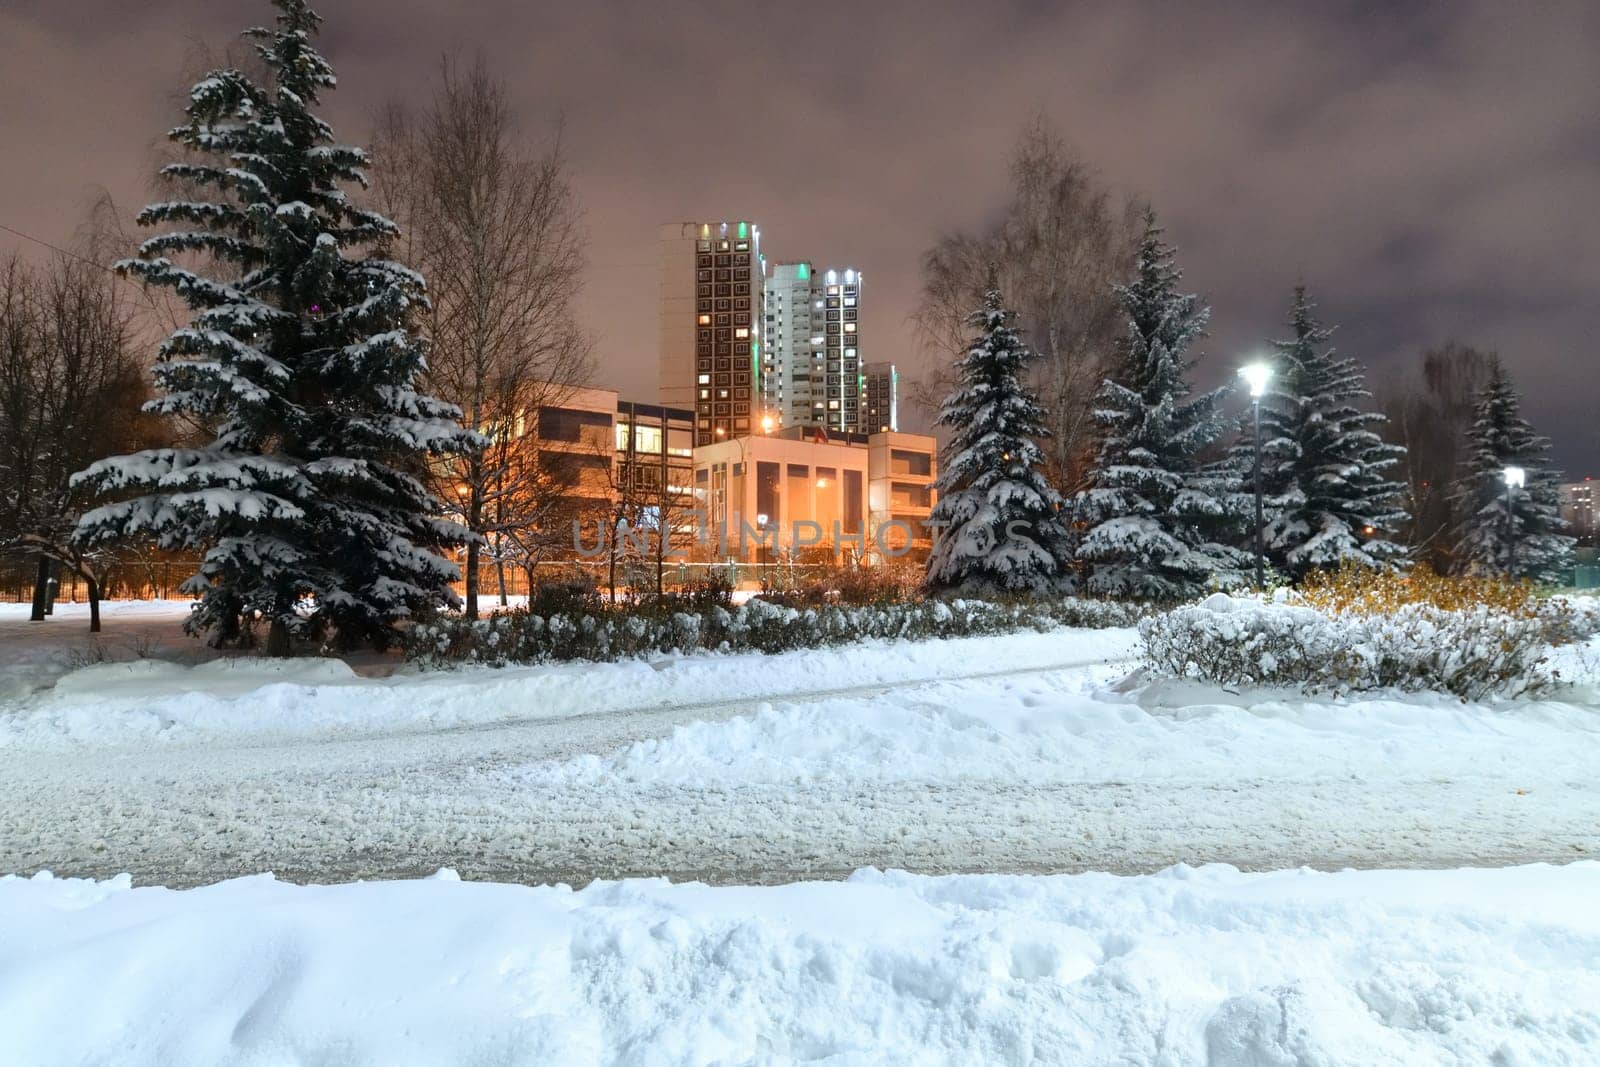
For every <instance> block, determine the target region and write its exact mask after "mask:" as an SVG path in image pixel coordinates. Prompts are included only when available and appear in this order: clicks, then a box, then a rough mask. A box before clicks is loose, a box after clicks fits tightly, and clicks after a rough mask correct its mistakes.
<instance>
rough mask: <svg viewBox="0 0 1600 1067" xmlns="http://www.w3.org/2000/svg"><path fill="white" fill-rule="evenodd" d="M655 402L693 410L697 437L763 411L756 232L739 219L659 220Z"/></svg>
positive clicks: (740, 424) (727, 430)
mask: <svg viewBox="0 0 1600 1067" xmlns="http://www.w3.org/2000/svg"><path fill="white" fill-rule="evenodd" d="M659 247H660V264H661V278H660V287H661V307H660V361H661V362H660V380H659V393H660V400H661V403H662V404H664V405H667V406H668V407H679V408H691V409H693V411H694V412H695V423H696V427H695V443H696V444H697V445H707V444H711V443H712V442H714V441H718V440H726V439H728V438H732V437H738V436H741V435H744V434H748V433H751V432H752V431H753V430H754V429H758V428H759V419H760V417H761V408H760V391H761V387H762V367H763V362H762V361H763V355H762V351H761V336H762V335H761V326H762V322H763V315H762V295H763V289H762V273H763V272H762V265H761V232H760V230H759V229H758V228H757V227H756V226H755V225H754V224H753V223H750V222H748V221H744V222H682V223H669V224H667V225H665V226H663V227H661V233H660V240H659Z"/></svg>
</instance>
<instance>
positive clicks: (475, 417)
mask: <svg viewBox="0 0 1600 1067" xmlns="http://www.w3.org/2000/svg"><path fill="white" fill-rule="evenodd" d="M374 156H375V159H376V162H377V173H376V178H377V187H376V192H377V195H378V197H379V199H380V201H381V204H382V207H383V209H384V211H385V213H387V214H389V215H390V217H392V218H394V219H395V220H396V221H397V222H398V223H399V224H400V228H401V230H402V233H403V236H402V238H401V239H400V242H399V243H398V244H397V245H396V246H395V248H394V249H393V254H394V255H395V256H396V258H399V259H401V260H403V261H405V262H407V263H409V264H410V265H412V266H414V267H415V268H417V269H418V270H420V271H421V272H422V274H423V275H424V277H425V278H426V279H427V282H428V289H429V293H430V295H431V300H432V306H431V308H430V309H429V310H428V312H427V314H426V315H425V316H424V320H425V329H426V331H427V333H428V336H429V340H430V342H431V345H432V351H431V354H430V356H429V368H428V375H427V384H428V387H429V389H430V390H432V391H433V392H434V393H435V394H436V395H438V396H440V397H442V398H444V399H446V400H448V401H450V402H451V403H454V404H457V405H459V406H460V407H461V409H462V411H463V412H464V416H463V421H465V422H466V423H467V424H468V425H469V426H471V427H473V428H474V429H476V430H478V431H479V432H480V433H482V434H483V435H484V436H485V437H486V438H488V440H489V442H490V444H489V446H488V447H487V448H485V449H484V450H482V451H481V452H478V453H475V454H472V455H468V456H462V457H460V458H458V459H456V460H454V461H452V462H450V463H448V464H444V465H442V466H440V467H439V468H437V469H436V470H435V471H434V472H433V473H434V476H435V479H436V481H438V482H440V483H441V484H440V485H438V486H437V487H436V489H437V495H438V496H439V497H440V499H443V500H446V501H451V502H454V503H455V504H457V505H458V506H459V509H460V518H461V519H462V521H463V522H464V524H465V525H466V526H467V528H468V529H469V530H471V531H472V532H473V533H474V534H475V535H477V537H476V539H475V540H474V541H473V542H471V543H470V544H469V545H468V547H467V559H466V567H465V570H466V594H467V595H466V612H467V615H468V616H469V617H475V616H476V615H477V613H478V599H479V570H480V563H481V561H482V560H483V558H484V557H485V555H486V554H487V556H488V557H489V558H490V559H492V560H495V561H496V563H497V565H500V566H503V565H504V562H505V560H506V559H507V558H509V557H510V556H511V555H514V554H515V551H516V546H517V545H518V544H525V543H527V542H528V537H527V536H526V530H527V528H528V527H530V526H534V525H537V524H538V523H539V522H540V520H541V518H542V517H543V516H544V514H545V512H546V511H547V510H548V508H549V502H548V500H546V499H545V495H546V494H542V493H539V492H534V491H533V490H534V489H536V488H538V486H539V484H540V474H539V471H540V468H539V458H538V450H537V446H536V443H535V442H534V441H532V440H531V439H530V435H529V433H528V432H527V431H528V429H529V426H528V422H529V420H532V419H535V418H536V417H537V412H538V410H539V409H540V408H541V407H544V406H551V405H559V404H560V403H561V401H562V399H563V397H564V396H565V395H566V394H567V393H568V392H570V390H571V389H572V388H573V387H575V386H577V385H579V384H581V383H582V382H583V381H585V380H586V379H587V376H588V373H589V350H588V344H587V341H586V339H585V337H584V334H583V331H582V330H581V328H580V327H579V325H578V323H577V320H576V312H575V309H574V306H573V303H574V300H575V298H576V296H577V294H578V291H579V288H580V286H581V284H582V272H583V266H584V249H583V229H582V214H581V211H580V209H579V206H578V201H577V195H576V192H575V190H574V189H573V187H572V183H571V178H570V174H569V171H568V168H567V162H566V157H565V155H564V153H563V146H562V136H561V129H560V126H559V125H558V126H557V128H556V130H555V132H554V135H553V136H552V137H551V139H550V142H549V143H548V144H547V145H546V146H544V147H543V148H542V149H540V150H538V151H532V150H529V149H528V148H527V147H525V146H524V145H523V144H522V143H521V142H520V141H519V139H518V134H517V126H516V120H515V116H514V115H513V113H512V109H511V107H510V105H509V103H508V102H507V99H506V91H505V88H504V86H503V84H502V83H500V82H499V81H497V80H496V79H495V78H494V77H493V76H492V75H491V74H490V73H489V71H488V70H487V69H486V67H485V66H484V64H483V62H482V61H481V60H479V61H477V62H475V63H473V64H472V65H470V66H466V67H463V66H461V65H460V64H458V63H457V62H455V61H453V60H449V59H447V60H445V61H444V62H442V63H441V65H440V71H439V79H438V82H437V85H436V87H435V90H434V94H433V97H432V100H431V101H430V102H429V104H428V106H427V107H426V109H424V110H423V111H422V112H421V113H420V114H411V113H409V112H408V111H406V110H405V109H404V108H402V107H399V106H391V107H390V108H389V109H388V110H387V111H386V112H385V113H384V115H383V116H382V119H381V122H380V130H379V134H378V136H377V138H376V150H375V152H374ZM551 489H552V491H558V490H559V486H556V485H554V484H552V485H551ZM502 585H503V582H502Z"/></svg>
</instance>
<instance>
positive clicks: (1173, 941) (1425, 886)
mask: <svg viewBox="0 0 1600 1067" xmlns="http://www.w3.org/2000/svg"><path fill="white" fill-rule="evenodd" d="M1596 900H1600V864H1597V863H1579V864H1572V865H1569V866H1566V867H1562V868H1552V867H1543V866H1531V867H1520V868H1509V869H1501V870H1456V871H1349V872H1344V873H1338V874H1322V873H1316V872H1311V871H1297V872H1296V871H1290V872H1281V873H1273V874H1241V873H1239V872H1238V871H1235V870H1234V869H1232V868H1227V867H1205V868H1200V869H1193V868H1181V867H1180V868H1173V869H1171V870H1167V871H1164V872H1162V873H1160V874H1156V875H1145V876H1138V877H1130V878H1119V877H1115V876H1111V875H1103V874H1083V875H1057V876H1050V877H1003V876H978V875H974V876H954V877H942V878H931V877H923V876H918V875H909V874H901V873H894V872H890V873H879V872H876V871H863V872H861V873H858V874H856V875H855V876H854V877H852V878H851V879H850V880H848V881H846V882H833V883H820V882H811V883H797V884H793V885H786V886H774V887H758V888H713V887H707V886H703V885H692V884H691V885H670V884H668V883H666V882H664V881H659V880H641V881H626V882H620V883H616V882H613V883H596V884H593V885H591V886H589V887H588V888H586V889H583V890H581V891H577V892H574V891H572V890H570V889H567V888H565V887H542V888H530V887H524V886H514V885H503V884H483V883H472V882H462V881H457V880H455V878H454V876H453V875H450V874H449V873H448V872H443V873H442V875H441V876H440V877H436V878H429V879H421V880H415V881H399V882H373V883H362V884H350V885H335V886H294V885H289V884H286V883H283V882H277V881H274V880H272V879H271V878H269V877H265V876H262V877H256V878H247V879H241V880H238V881H231V882H226V883H223V884H220V885H213V886H208V887H206V888H202V889H192V890H184V891H174V890H166V889H154V888H148V889H147V888H130V887H129V885H128V880H127V879H126V878H118V879H113V880H111V881H102V882H88V881H76V880H52V879H49V878H47V877H43V876H40V877H35V878H32V879H21V878H6V879H0V1042H3V1043H4V1045H5V1053H4V1061H5V1062H6V1063H7V1064H21V1065H33V1064H40V1065H43V1064H67V1063H117V1064H160V1065H162V1067H186V1065H194V1067H214V1065H217V1064H312V1063H319V1064H333V1063H338V1064H348V1065H373V1067H378V1065H383V1067H397V1065H407V1064H419V1065H421V1064H427V1065H435V1064H451V1065H456V1067H461V1065H475V1064H481V1065H496V1067H501V1065H515V1064H526V1065H530V1067H531V1065H541V1067H543V1065H551V1064H561V1065H584V1064H640V1065H649V1064H789V1063H796V1062H802V1061H803V1062H808V1063H809V1062H815V1063H826V1064H837V1065H859V1064H962V1065H967V1064H983V1065H996V1064H1030V1063H1033V1064H1064V1065H1066V1064H1070V1065H1093V1064H1142V1065H1191V1064H1193V1065H1201V1064H1205V1065H1210V1067H1275V1065H1291V1064H1316V1065H1321V1067H1337V1065H1349V1067H1372V1065H1375V1064H1460V1065H1468V1064H1501V1065H1507V1067H1550V1065H1556V1064H1569V1065H1578V1064H1593V1063H1595V1062H1596V1060H1597V1058H1600V909H1597V908H1596V907H1595V901H1596Z"/></svg>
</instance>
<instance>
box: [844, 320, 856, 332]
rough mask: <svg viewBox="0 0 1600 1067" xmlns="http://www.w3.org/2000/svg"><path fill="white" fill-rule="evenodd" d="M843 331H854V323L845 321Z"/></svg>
mask: <svg viewBox="0 0 1600 1067" xmlns="http://www.w3.org/2000/svg"><path fill="white" fill-rule="evenodd" d="M844 332H845V333H855V332H856V324H855V323H853V322H847V323H845V324H844Z"/></svg>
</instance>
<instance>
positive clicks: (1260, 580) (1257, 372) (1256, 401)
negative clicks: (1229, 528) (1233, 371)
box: [1239, 363, 1272, 593]
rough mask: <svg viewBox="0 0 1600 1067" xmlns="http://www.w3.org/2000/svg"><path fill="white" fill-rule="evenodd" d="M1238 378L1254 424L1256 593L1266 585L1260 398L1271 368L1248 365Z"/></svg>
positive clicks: (1260, 364) (1269, 376)
mask: <svg viewBox="0 0 1600 1067" xmlns="http://www.w3.org/2000/svg"><path fill="white" fill-rule="evenodd" d="M1239 376H1240V377H1241V378H1243V379H1244V380H1245V383H1246V384H1247V385H1249V386H1250V413H1251V415H1252V417H1253V418H1254V420H1255V424H1256V462H1255V478H1254V481H1255V483H1256V592H1258V593H1259V592H1260V591H1261V588H1262V586H1264V585H1265V584H1266V579H1265V576H1264V574H1263V572H1264V571H1265V569H1266V566H1265V562H1264V561H1265V558H1266V546H1265V545H1263V544H1262V537H1263V536H1264V535H1263V533H1262V527H1263V526H1264V525H1265V520H1264V519H1263V517H1262V508H1261V398H1262V397H1263V396H1265V395H1266V392H1267V382H1268V381H1270V380H1271V378H1272V368H1271V367H1269V366H1267V364H1265V363H1248V364H1246V365H1245V366H1243V367H1240V368H1239Z"/></svg>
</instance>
